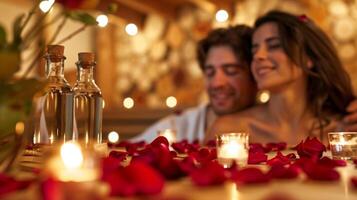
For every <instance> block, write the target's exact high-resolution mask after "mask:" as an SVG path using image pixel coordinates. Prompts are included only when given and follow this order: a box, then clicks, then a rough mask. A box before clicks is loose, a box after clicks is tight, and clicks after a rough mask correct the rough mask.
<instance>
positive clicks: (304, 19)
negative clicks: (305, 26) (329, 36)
mask: <svg viewBox="0 0 357 200" xmlns="http://www.w3.org/2000/svg"><path fill="white" fill-rule="evenodd" d="M298 19H299V20H300V21H301V22H308V21H309V18H308V17H307V16H306V15H305V14H302V15H299V16H298Z"/></svg>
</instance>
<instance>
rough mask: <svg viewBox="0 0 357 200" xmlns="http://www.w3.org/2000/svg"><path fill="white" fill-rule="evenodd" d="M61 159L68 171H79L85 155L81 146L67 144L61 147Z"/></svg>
mask: <svg viewBox="0 0 357 200" xmlns="http://www.w3.org/2000/svg"><path fill="white" fill-rule="evenodd" d="M61 158H62V161H63V164H64V165H65V167H66V168H67V169H77V168H79V167H80V166H81V165H82V163H83V154H82V151H81V148H80V147H79V145H77V144H75V143H71V142H68V143H65V144H63V145H62V147H61Z"/></svg>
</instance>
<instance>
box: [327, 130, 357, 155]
mask: <svg viewBox="0 0 357 200" xmlns="http://www.w3.org/2000/svg"><path fill="white" fill-rule="evenodd" d="M328 139H329V143H330V149H331V154H332V158H333V159H342V160H350V159H357V132H332V133H329V134H328Z"/></svg>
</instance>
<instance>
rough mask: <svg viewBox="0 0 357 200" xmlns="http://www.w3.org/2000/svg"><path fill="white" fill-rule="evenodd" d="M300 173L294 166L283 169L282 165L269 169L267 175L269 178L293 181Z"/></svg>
mask: <svg viewBox="0 0 357 200" xmlns="http://www.w3.org/2000/svg"><path fill="white" fill-rule="evenodd" d="M299 173H300V168H299V167H297V166H294V165H290V166H289V167H285V166H283V165H274V166H272V167H271V168H270V171H269V172H268V174H270V176H271V177H273V178H277V179H293V178H296V177H297V176H298V175H299Z"/></svg>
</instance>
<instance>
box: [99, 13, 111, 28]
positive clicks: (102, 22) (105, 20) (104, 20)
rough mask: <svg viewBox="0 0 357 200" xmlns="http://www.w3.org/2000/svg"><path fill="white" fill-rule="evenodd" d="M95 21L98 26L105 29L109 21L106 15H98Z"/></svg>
mask: <svg viewBox="0 0 357 200" xmlns="http://www.w3.org/2000/svg"><path fill="white" fill-rule="evenodd" d="M96 21H97V22H98V26H100V27H106V26H107V25H108V22H109V19H108V17H107V16H106V15H98V16H97V18H96Z"/></svg>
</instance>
